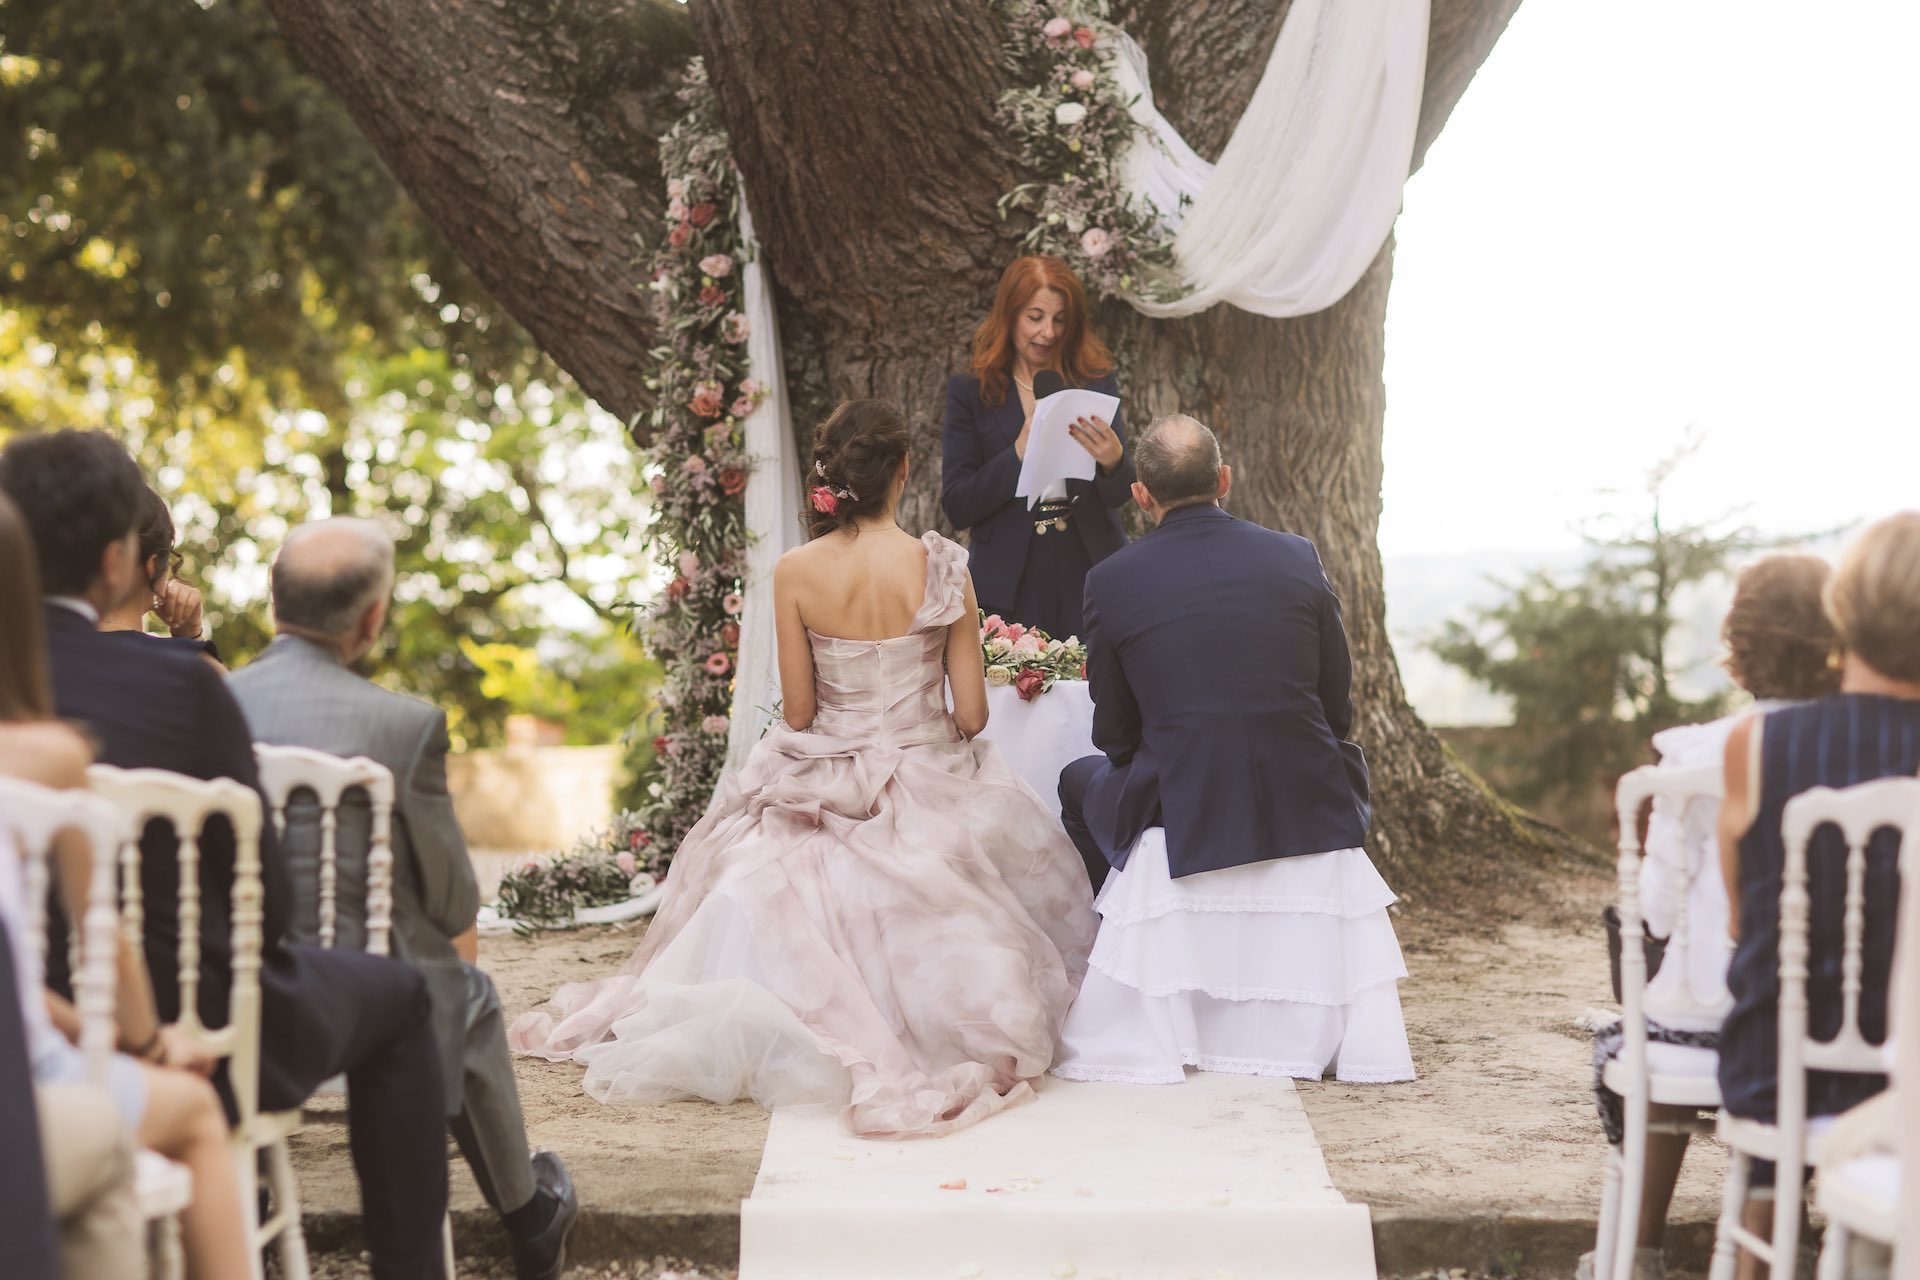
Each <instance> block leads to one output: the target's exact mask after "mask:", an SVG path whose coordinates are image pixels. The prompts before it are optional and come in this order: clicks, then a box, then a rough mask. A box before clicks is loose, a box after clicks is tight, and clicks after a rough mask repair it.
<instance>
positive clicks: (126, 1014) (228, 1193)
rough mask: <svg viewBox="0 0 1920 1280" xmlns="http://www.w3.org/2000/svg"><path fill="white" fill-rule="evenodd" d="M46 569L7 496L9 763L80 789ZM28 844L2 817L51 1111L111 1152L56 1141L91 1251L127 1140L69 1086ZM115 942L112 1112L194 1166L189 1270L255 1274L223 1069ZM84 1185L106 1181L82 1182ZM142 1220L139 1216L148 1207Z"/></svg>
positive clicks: (67, 887)
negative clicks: (52, 635) (164, 1016)
mask: <svg viewBox="0 0 1920 1280" xmlns="http://www.w3.org/2000/svg"><path fill="white" fill-rule="evenodd" d="M37 577H38V570H37V567H36V565H35V562H34V555H33V550H32V546H31V543H30V540H29V536H28V533H27V529H26V526H25V524H24V523H23V521H22V520H21V518H20V513H19V512H18V511H17V510H16V509H15V507H14V505H13V504H12V503H11V502H9V501H7V499H6V498H5V497H0V775H5V776H7V777H12V778H19V779H22V780H24V781H27V782H32V783H36V784H38V785H40V786H43V787H48V788H52V789H56V790H75V789H79V788H83V787H85V786H86V784H87V775H86V770H87V765H88V764H89V763H90V762H91V753H90V752H89V751H88V749H87V745H86V743H85V742H84V741H83V740H82V739H81V737H80V735H79V734H78V733H76V732H75V731H74V730H72V729H70V728H68V727H67V726H66V725H63V724H60V723H59V722H57V721H56V720H55V719H54V718H53V707H52V702H53V699H52V695H51V691H50V688H49V684H48V678H47V655H46V643H45V638H44V636H43V634H42V630H41V618H40V610H39V609H38V608H36V607H35V603H36V600H37V598H38V595H39V592H38V582H37ZM25 853H26V851H25V850H23V849H19V848H18V847H16V846H15V844H14V842H13V839H12V836H11V834H10V833H9V832H7V831H6V830H5V828H4V825H0V921H3V922H4V923H5V924H6V926H7V931H8V934H9V937H10V938H11V939H12V942H13V947H14V953H13V956H12V967H13V969H14V971H15V973H16V974H17V975H18V978H19V986H20V989H21V992H22V995H23V1006H24V1012H25V1019H26V1029H27V1045H28V1049H29V1051H30V1053H31V1055H32V1063H33V1077H34V1081H35V1083H36V1085H38V1086H40V1087H41V1088H42V1089H43V1090H49V1091H50V1092H48V1093H45V1094H44V1095H43V1097H42V1106H43V1109H44V1110H45V1111H46V1112H47V1113H48V1115H49V1121H50V1123H54V1124H56V1125H57V1126H58V1127H59V1128H61V1129H65V1130H68V1131H69V1132H68V1133H66V1134H63V1135H62V1138H63V1141H64V1140H65V1138H66V1137H71V1138H73V1139H74V1140H75V1141H76V1142H77V1143H78V1144H79V1149H80V1150H94V1151H96V1152H103V1154H102V1155H100V1156H99V1158H97V1159H82V1160H80V1161H78V1162H70V1163H63V1160H64V1159H65V1153H63V1152H60V1151H59V1150H58V1149H57V1148H54V1149H53V1151H54V1154H55V1160H54V1163H53V1164H52V1165H50V1166H49V1172H50V1175H51V1180H52V1181H53V1183H54V1184H55V1187H56V1194H57V1197H58V1198H61V1199H68V1200H72V1199H76V1198H77V1199H79V1200H81V1201H84V1202H88V1203H89V1204H90V1205H91V1206H92V1208H91V1209H90V1211H89V1212H88V1213H87V1214H86V1215H84V1216H85V1218H86V1221H85V1222H84V1223H82V1224H79V1229H78V1235H79V1237H80V1243H79V1245H78V1247H79V1248H80V1249H81V1251H82V1252H83V1253H85V1252H91V1251H93V1250H94V1249H97V1248H101V1247H106V1246H104V1242H103V1240H102V1237H103V1236H111V1234H112V1231H111V1229H110V1227H103V1224H102V1221H101V1218H100V1213H99V1210H101V1209H102V1208H104V1209H105V1210H107V1213H106V1219H105V1221H106V1223H108V1224H111V1223H112V1222H114V1221H120V1220H123V1219H124V1204H123V1203H121V1202H120V1201H119V1200H118V1199H116V1193H115V1191H114V1188H115V1187H116V1185H117V1179H118V1174H117V1170H118V1168H119V1165H118V1162H117V1157H116V1155H115V1153H114V1148H113V1147H112V1146H111V1145H108V1146H107V1147H105V1148H102V1147H101V1146H100V1144H99V1143H98V1142H97V1141H96V1140H95V1137H94V1136H93V1135H94V1132H95V1131H94V1130H93V1129H92V1128H91V1127H90V1126H89V1124H88V1122H87V1121H85V1120H84V1119H77V1118H76V1117H74V1116H73V1115H72V1112H73V1109H74V1107H75V1106H76V1105H77V1106H81V1107H84V1106H85V1105H86V1099H85V1097H76V1095H74V1094H71V1093H64V1092H62V1090H63V1088H64V1087H66V1086H84V1085H85V1084H86V1081H87V1077H88V1070H87V1063H86V1061H85V1059H84V1058H83V1056H82V1055H81V1053H80V1050H79V1048H78V1047H77V1042H78V1040H79V1035H80V1020H79V1017H78V1015H77V1013H76V1012H75V1010H74V1008H73V1006H72V1005H71V1004H69V1003H67V1002H66V1001H65V1000H63V999H61V998H60V997H58V996H56V995H54V994H53V993H51V992H46V991H44V990H43V989H42V984H41V957H39V956H38V955H35V954H32V952H31V951H30V949H29V948H28V947H27V945H26V939H27V930H28V926H29V919H28V904H27V897H26V879H25V875H24V871H23V859H24V856H25ZM91 860H92V851H90V850H89V849H88V848H87V847H86V843H85V841H84V840H82V839H81V838H80V837H79V836H78V835H77V834H74V833H68V834H67V835H65V836H63V837H62V838H61V839H60V840H59V841H57V842H56V848H55V861H54V867H53V870H54V878H55V881H56V884H57V887H58V888H59V890H60V897H61V901H62V902H63V903H64V905H65V907H66V912H67V918H68V919H79V918H80V917H81V916H82V914H83V913H84V911H85V909H86V891H87V881H88V880H89V878H90V877H91V875H92V861H91ZM115 944H116V946H117V947H118V948H119V955H118V956H117V957H116V960H117V962H118V965H119V975H120V982H119V999H118V1002H117V1008H118V1013H119V1028H118V1029H119V1036H120V1043H121V1045H122V1046H123V1048H124V1049H126V1050H129V1051H128V1052H122V1053H119V1054H116V1055H115V1056H114V1057H113V1059H112V1060H111V1062H110V1063H109V1073H108V1086H109V1100H110V1102H111V1103H112V1108H113V1109H112V1111H111V1112H110V1113H109V1114H111V1115H114V1116H117V1118H118V1120H119V1123H120V1126H121V1127H122V1128H123V1129H125V1130H126V1131H127V1132H128V1133H129V1134H130V1135H131V1136H132V1137H134V1138H135V1139H137V1140H138V1141H139V1143H140V1144H141V1145H142V1146H144V1147H148V1148H151V1149H152V1150H155V1151H158V1152H160V1153H161V1154H162V1155H165V1156H169V1157H171V1158H172V1159H175V1160H178V1161H180V1162H181V1163H182V1164H185V1165H186V1166H187V1167H188V1169H189V1170H191V1172H192V1174H193V1191H194V1194H193V1199H192V1201H191V1202H190V1203H189V1204H188V1206H187V1209H186V1211H185V1212H184V1213H183V1214H182V1215H181V1223H182V1226H183V1228H184V1230H183V1236H184V1241H185V1245H186V1255H187V1267H188V1272H189V1274H190V1275H192V1276H194V1277H195V1278H196V1280H209V1278H218V1280H242V1278H243V1277H246V1276H247V1275H249V1274H250V1272H249V1267H248V1263H247V1236H246V1228H245V1224H244V1221H243V1219H242V1217H241V1208H240V1189H239V1185H238V1183H237V1182H236V1180H235V1177H234V1165H233V1160H232V1157H231V1154H230V1152H229V1149H228V1141H227V1125H226V1117H225V1116H224V1115H223V1114H222V1112H221V1107H220V1100H219V1097H218V1096H217V1095H216V1094H215V1093H214V1090H213V1086H212V1085H210V1084H209V1083H208V1082H207V1081H206V1080H205V1079H204V1078H202V1074H194V1073H195V1072H200V1073H204V1072H205V1071H207V1070H208V1069H210V1067H211V1065H212V1064H211V1060H210V1059H208V1058H207V1057H206V1056H205V1055H204V1054H203V1053H202V1052H201V1051H200V1050H199V1049H198V1047H197V1046H196V1045H195V1044H194V1043H193V1042H192V1040H191V1039H190V1038H189V1037H187V1036H186V1035H185V1034H183V1033H182V1032H181V1031H180V1029H179V1028H177V1027H170V1026H164V1025H162V1024H161V1023H160V1021H159V1019H158V1017H157V1016H156V1012H155V1009H154V1003H153V999H152V996H151V994H150V992H149V991H148V988H147V983H146V974H145V972H144V970H143V969H142V967H141V965H140V962H139V957H138V954H137V953H136V952H134V950H133V949H132V947H131V946H129V945H128V944H127V943H126V942H125V941H124V939H122V938H121V937H120V936H119V934H118V933H117V932H116V934H115ZM29 993H32V994H38V995H39V996H40V997H41V999H40V1001H39V1002H38V1003H35V1002H34V1001H33V1000H32V999H31V998H30V996H29ZM83 1092H88V1091H84V1090H83ZM76 1126H77V1128H76ZM129 1170H130V1165H129ZM76 1184H79V1185H81V1186H90V1187H92V1188H93V1191H92V1192H91V1193H80V1194H78V1195H76V1192H75V1185H76ZM103 1197H104V1199H103ZM96 1201H99V1202H100V1203H94V1202H96ZM116 1204H118V1205H119V1208H118V1209H115V1207H114V1206H115V1205H116ZM136 1213H137V1210H136ZM116 1214H117V1215H118V1216H116ZM134 1223H135V1226H136V1227H137V1226H138V1217H137V1216H136V1217H135V1219H134ZM123 1274H126V1273H123Z"/></svg>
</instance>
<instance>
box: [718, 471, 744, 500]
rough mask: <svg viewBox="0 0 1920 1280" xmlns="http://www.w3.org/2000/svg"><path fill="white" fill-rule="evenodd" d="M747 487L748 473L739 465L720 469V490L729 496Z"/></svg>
mask: <svg viewBox="0 0 1920 1280" xmlns="http://www.w3.org/2000/svg"><path fill="white" fill-rule="evenodd" d="M746 487H747V473H746V472H744V471H742V470H741V469H740V468H738V467H723V468H721V470H720V492H722V493H724V494H726V495H727V496H728V497H729V498H731V497H734V496H735V495H737V494H739V493H740V492H741V491H743V490H744V489H745V488H746Z"/></svg>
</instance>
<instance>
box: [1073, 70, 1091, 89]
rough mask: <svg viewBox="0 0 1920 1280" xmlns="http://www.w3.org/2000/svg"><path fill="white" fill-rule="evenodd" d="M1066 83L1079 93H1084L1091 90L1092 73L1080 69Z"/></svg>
mask: <svg viewBox="0 0 1920 1280" xmlns="http://www.w3.org/2000/svg"><path fill="white" fill-rule="evenodd" d="M1067 83H1068V84H1071V85H1072V86H1073V87H1074V88H1075V89H1077V90H1079V91H1080V92H1081V93H1085V92H1086V91H1087V90H1089V89H1091V88H1093V72H1091V71H1089V70H1087V69H1086V68H1085V67H1082V68H1080V70H1078V71H1076V72H1074V73H1073V75H1072V76H1070V77H1069V78H1068V80H1067Z"/></svg>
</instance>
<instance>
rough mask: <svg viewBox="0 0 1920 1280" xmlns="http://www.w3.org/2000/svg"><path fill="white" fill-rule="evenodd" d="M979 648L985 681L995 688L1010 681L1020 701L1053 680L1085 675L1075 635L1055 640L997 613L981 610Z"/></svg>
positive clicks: (1049, 685)
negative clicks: (985, 665)
mask: <svg viewBox="0 0 1920 1280" xmlns="http://www.w3.org/2000/svg"><path fill="white" fill-rule="evenodd" d="M980 651H981V656H982V657H983V658H984V659H985V660H986V664H987V683H988V684H990V685H993V686H994V687H995V688H1001V687H1004V686H1006V685H1012V686H1013V688H1014V690H1015V692H1017V693H1018V694H1019V695H1020V700H1021V701H1022V702H1032V701H1033V700H1034V699H1035V698H1037V697H1039V696H1040V695H1041V694H1043V693H1045V692H1046V691H1047V690H1049V689H1051V688H1053V686H1054V684H1055V682H1057V681H1060V680H1085V679H1086V678H1087V647H1086V646H1085V645H1083V644H1081V643H1080V640H1079V637H1077V636H1069V637H1068V638H1067V639H1065V640H1055V639H1054V638H1053V637H1051V636H1049V635H1048V634H1047V633H1046V632H1044V631H1042V630H1040V629H1039V628H1038V627H1023V626H1021V625H1020V624H1019V623H1017V622H1007V621H1006V620H1004V619H1003V618H1001V617H1000V615H999V614H997V613H995V614H987V613H982V614H981V617H980Z"/></svg>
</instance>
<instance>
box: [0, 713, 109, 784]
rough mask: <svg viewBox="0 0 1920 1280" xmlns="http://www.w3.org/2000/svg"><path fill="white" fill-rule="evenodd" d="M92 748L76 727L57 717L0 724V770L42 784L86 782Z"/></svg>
mask: <svg viewBox="0 0 1920 1280" xmlns="http://www.w3.org/2000/svg"><path fill="white" fill-rule="evenodd" d="M92 763H93V748H92V747H90V746H88V745H87V740H86V738H85V737H83V736H82V735H81V733H80V731H79V730H77V729H75V728H73V727H72V726H71V725H65V724H61V723H60V722H59V721H57V720H36V721H31V722H28V723H25V724H6V725H0V773H5V774H9V775H11V776H13V777H16V778H23V779H25V780H26V781H28V782H37V783H39V784H40V785H41V786H43V787H78V786H82V785H84V784H85V782H86V778H87V766H88V765H90V764H92Z"/></svg>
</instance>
